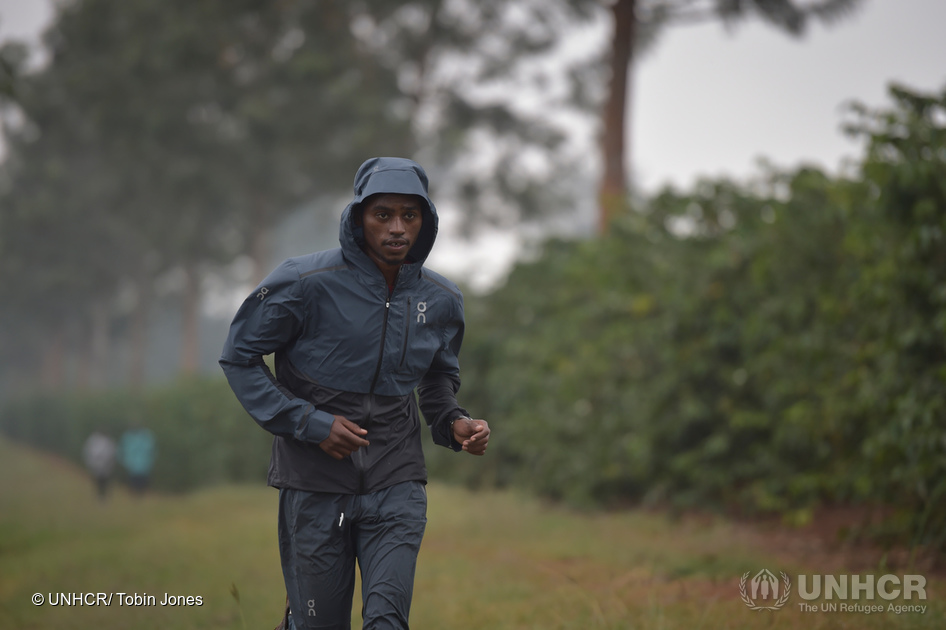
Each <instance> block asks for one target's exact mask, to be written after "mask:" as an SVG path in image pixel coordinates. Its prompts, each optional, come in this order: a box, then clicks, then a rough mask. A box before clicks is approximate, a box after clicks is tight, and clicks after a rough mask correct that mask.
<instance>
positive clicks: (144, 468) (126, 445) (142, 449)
mask: <svg viewBox="0 0 946 630" xmlns="http://www.w3.org/2000/svg"><path fill="white" fill-rule="evenodd" d="M119 453H120V456H121V461H122V465H123V466H124V467H125V470H126V471H127V472H128V483H129V485H130V486H131V489H132V491H134V492H135V493H136V494H144V492H145V491H146V490H147V489H148V485H149V483H150V480H151V469H152V468H153V467H154V456H155V445H154V434H152V433H151V431H150V430H149V429H148V428H146V427H143V426H141V425H136V426H134V427H132V428H130V429H128V430H127V431H125V433H124V434H123V435H122V439H121V444H120V447H119Z"/></svg>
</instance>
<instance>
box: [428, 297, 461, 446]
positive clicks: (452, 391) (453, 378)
mask: <svg viewBox="0 0 946 630" xmlns="http://www.w3.org/2000/svg"><path fill="white" fill-rule="evenodd" d="M456 307H457V308H456V311H455V312H454V314H453V316H452V317H451V319H450V321H449V322H448V324H447V326H446V327H445V330H444V339H443V343H442V344H441V347H440V350H439V351H438V352H437V354H436V355H435V356H434V360H433V361H432V362H431V365H430V368H429V369H428V370H427V373H426V374H425V375H424V377H423V378H422V379H421V381H420V384H419V385H418V386H417V396H418V399H419V401H420V410H421V412H422V413H423V414H424V419H425V420H426V421H427V425H428V426H429V427H430V433H431V436H432V437H433V440H434V444H439V445H440V446H446V447H447V448H452V449H453V450H454V451H461V450H463V447H462V446H461V445H460V444H458V443H457V441H456V440H454V439H453V435H452V432H451V431H450V423H451V422H452V421H453V420H456V419H457V418H461V417H467V418H468V417H470V413H469V412H468V411H467V410H466V409H464V408H463V407H461V406H460V405H459V404H458V403H457V392H458V391H459V390H460V361H459V354H460V346H461V344H462V343H463V331H464V321H463V297H462V296H460V297H459V299H458V303H457V305H456Z"/></svg>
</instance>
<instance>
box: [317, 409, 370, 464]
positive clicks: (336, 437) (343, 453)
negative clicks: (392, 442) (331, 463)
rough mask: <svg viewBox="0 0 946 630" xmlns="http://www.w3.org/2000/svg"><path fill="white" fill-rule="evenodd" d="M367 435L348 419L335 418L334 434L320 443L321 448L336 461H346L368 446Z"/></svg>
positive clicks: (333, 424)
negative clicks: (345, 459)
mask: <svg viewBox="0 0 946 630" xmlns="http://www.w3.org/2000/svg"><path fill="white" fill-rule="evenodd" d="M366 435H368V431H367V430H366V429H362V428H361V427H359V426H358V425H357V424H355V423H354V422H352V421H351V420H349V419H348V418H345V417H343V416H335V421H334V422H332V432H331V433H329V436H328V437H327V438H325V439H324V440H322V441H321V442H319V447H320V448H321V449H322V450H323V451H325V452H326V453H328V454H329V455H331V456H332V457H334V458H335V459H344V458H346V457H348V456H349V455H351V454H352V453H354V452H355V451H357V450H358V449H359V448H361V447H362V446H368V440H366V439H365V438H364V436H366Z"/></svg>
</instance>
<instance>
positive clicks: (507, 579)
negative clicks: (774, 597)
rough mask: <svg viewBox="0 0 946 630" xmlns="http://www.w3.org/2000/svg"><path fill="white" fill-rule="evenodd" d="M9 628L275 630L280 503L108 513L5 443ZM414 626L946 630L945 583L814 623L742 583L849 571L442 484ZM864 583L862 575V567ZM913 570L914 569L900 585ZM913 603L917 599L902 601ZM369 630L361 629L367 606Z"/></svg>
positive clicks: (0, 571)
mask: <svg viewBox="0 0 946 630" xmlns="http://www.w3.org/2000/svg"><path fill="white" fill-rule="evenodd" d="M0 480H2V482H0V628H2V629H4V630H5V629H7V628H10V629H28V628H37V629H39V628H51V627H57V628H58V627H62V628H80V629H81V628H95V629H111V628H115V629H118V628H135V629H136V630H137V629H141V630H147V629H149V628H155V629H158V628H160V629H162V630H163V629H168V628H174V629H182V630H186V629H190V628H233V629H242V628H253V629H259V628H262V629H269V628H272V627H273V626H274V625H275V624H276V622H277V620H278V618H279V616H280V614H281V608H282V604H283V600H284V595H283V586H282V576H281V573H280V570H279V559H278V552H277V548H276V491H275V490H272V489H270V488H265V487H257V486H225V487H216V488H212V489H208V490H204V491H201V492H196V493H193V494H189V495H185V496H155V495H151V496H147V497H145V498H143V499H140V500H137V499H135V498H133V497H131V496H129V495H127V494H126V493H124V492H123V491H117V492H115V493H114V494H113V496H112V498H111V500H110V501H109V502H108V503H106V504H100V503H98V502H97V501H96V500H95V499H94V497H93V493H92V487H91V483H89V481H88V480H87V479H86V477H85V476H84V474H83V473H82V471H81V470H78V469H76V468H74V467H73V466H71V465H69V464H66V463H64V462H62V461H60V460H57V459H55V458H53V457H50V456H48V455H44V454H38V453H35V452H33V451H30V450H28V449H25V448H23V447H19V446H14V445H12V444H10V443H9V442H6V441H0ZM429 497H430V509H429V515H428V516H429V524H428V530H427V536H426V538H425V539H424V545H423V548H422V550H421V555H420V559H419V565H418V572H417V578H416V586H415V596H414V606H413V609H412V614H411V621H412V627H413V628H415V629H420V630H424V629H432V630H444V629H447V630H464V629H474V628H476V629H490V630H493V629H506V628H508V629H513V628H515V629H533V628H534V629H542V630H547V629H550V628H561V629H572V628H573V629H576V630H589V629H596V628H605V629H617V628H646V629H687V630H692V629H696V628H712V629H718V628H786V629H795V628H797V629H799V630H800V629H803V628H804V629H808V628H824V629H828V628H832V629H833V628H852V629H854V628H858V629H859V628H930V629H932V628H942V627H944V625H946V623H944V619H946V606H944V595H946V588H944V586H946V585H944V583H943V581H942V580H941V579H934V578H933V576H929V579H930V583H929V584H928V586H927V593H928V600H927V601H926V602H925V603H926V604H927V605H928V607H929V608H928V610H927V612H926V613H925V614H922V615H921V614H902V615H895V614H892V613H884V614H874V615H864V614H861V613H842V612H836V613H809V614H806V613H803V612H801V611H799V610H798V602H799V601H800V600H799V599H798V598H797V595H793V596H792V599H791V600H790V601H789V603H788V604H787V605H786V606H785V607H784V608H783V609H781V610H778V611H751V610H749V609H748V608H747V607H746V606H745V605H744V604H743V603H742V601H741V599H740V594H739V578H740V577H741V576H742V574H744V573H745V572H746V571H750V570H751V571H753V572H755V571H757V570H758V569H760V568H763V567H765V568H769V569H771V570H773V571H775V572H778V571H785V572H786V573H788V574H789V575H792V576H794V575H797V574H798V573H845V572H848V571H843V570H842V569H841V568H840V567H837V566H833V565H832V566H831V567H830V569H829V568H826V567H827V566H828V565H827V564H821V563H819V562H816V561H814V560H812V559H811V558H808V559H807V560H805V561H802V560H800V559H795V558H792V557H791V555H790V554H787V553H785V551H784V550H783V549H779V548H778V546H777V545H776V544H774V543H773V542H772V541H767V540H766V539H765V538H764V537H763V536H759V535H755V534H752V535H749V534H747V530H746V529H745V528H744V527H740V526H736V525H734V524H732V523H729V522H727V521H724V520H722V519H715V518H701V519H696V518H692V519H682V520H676V521H674V520H670V519H668V518H666V517H664V516H662V515H659V514H649V513H644V512H637V511H626V512H620V513H606V514H605V513H596V514H582V513H577V512H573V511H569V510H566V509H563V508H558V507H551V506H547V505H544V504H542V503H541V502H539V501H536V500H535V499H532V498H528V497H526V496H522V495H519V494H516V493H512V492H480V493H473V492H469V491H466V490H460V489H456V488H452V487H449V486H445V485H440V484H436V483H434V484H431V485H430V487H429ZM851 572H852V571H851ZM898 572H899V571H898ZM99 592H101V593H119V592H125V593H131V594H134V593H138V594H147V595H153V596H155V597H156V598H157V600H158V601H160V600H161V598H163V597H164V594H165V593H170V594H172V595H185V596H186V595H191V596H195V597H196V596H200V597H201V598H202V600H203V605H202V606H192V607H167V606H160V605H156V606H119V605H118V602H117V600H116V599H114V598H115V597H117V596H113V602H112V605H111V606H109V607H105V606H71V607H67V606H51V605H49V604H48V603H47V604H45V605H42V606H34V605H33V604H32V603H31V597H32V596H33V594H34V593H40V594H42V595H43V596H44V597H49V594H53V596H55V595H56V594H57V593H99ZM896 603H904V602H896ZM354 608H355V614H354V619H353V626H354V627H360V619H359V616H358V610H359V609H360V601H358V597H357V595H356V601H355V604H354Z"/></svg>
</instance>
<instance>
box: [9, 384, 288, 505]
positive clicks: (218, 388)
mask: <svg viewBox="0 0 946 630" xmlns="http://www.w3.org/2000/svg"><path fill="white" fill-rule="evenodd" d="M137 423H140V424H142V425H143V426H145V427H147V428H148V429H150V430H151V431H152V432H153V433H154V436H155V442H156V448H157V457H156V459H155V467H154V471H153V475H152V482H153V485H154V487H155V488H157V489H160V490H169V491H183V490H191V489H194V488H199V487H203V486H207V485H210V484H213V483H219V482H222V481H257V482H259V481H263V480H265V478H266V466H267V463H268V461H269V449H270V444H271V443H272V439H271V436H270V435H269V434H267V433H266V432H265V431H263V430H262V429H260V428H259V427H257V426H256V425H255V424H254V423H253V421H252V420H251V419H250V418H249V417H248V416H247V415H246V412H245V411H243V409H242V407H240V404H239V403H238V402H237V401H236V399H235V398H234V396H233V393H232V392H231V391H230V388H229V387H228V386H227V384H226V382H225V381H224V380H222V379H212V380H190V381H182V382H180V383H176V384H174V385H172V386H167V387H164V388H161V389H155V390H151V391H148V392H143V393H130V392H112V393H102V394H89V395H81V396H77V395H59V396H54V395H49V394H37V395H34V396H26V397H21V398H18V399H16V400H15V401H10V402H8V403H6V404H5V405H4V406H3V408H2V409H0V432H2V433H3V434H4V435H7V436H9V437H10V438H13V439H15V440H18V441H21V442H25V443H28V444H32V445H34V446H36V447H39V448H42V449H44V450H47V451H50V452H53V453H57V454H59V455H61V456H63V457H66V458H67V459H69V460H71V461H73V462H75V463H77V464H79V465H81V464H82V459H81V455H82V446H83V443H84V441H85V439H86V438H87V437H88V436H89V434H90V433H92V432H93V431H95V430H99V431H102V432H104V433H105V434H107V435H110V436H111V437H112V438H113V439H115V441H116V442H118V440H119V438H120V437H121V434H122V432H123V431H125V430H126V429H128V428H129V427H131V426H133V425H135V424H137Z"/></svg>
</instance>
